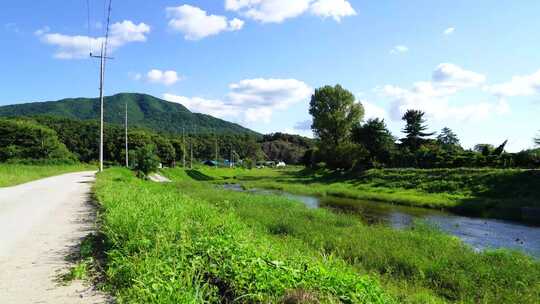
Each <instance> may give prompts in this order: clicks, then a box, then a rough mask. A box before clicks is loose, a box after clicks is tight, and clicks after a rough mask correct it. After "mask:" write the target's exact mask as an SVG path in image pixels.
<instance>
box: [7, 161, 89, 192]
mask: <svg viewBox="0 0 540 304" xmlns="http://www.w3.org/2000/svg"><path fill="white" fill-rule="evenodd" d="M95 169H96V168H95V167H93V166H91V165H86V164H76V165H21V164H0V187H10V186H15V185H19V184H23V183H26V182H30V181H33V180H38V179H41V178H45V177H50V176H55V175H59V174H63V173H69V172H77V171H85V170H95Z"/></svg>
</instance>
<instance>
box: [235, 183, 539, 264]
mask: <svg viewBox="0 0 540 304" xmlns="http://www.w3.org/2000/svg"><path fill="white" fill-rule="evenodd" d="M224 187H225V189H228V190H233V191H240V192H247V193H257V194H267V195H281V196H284V197H287V198H290V199H293V200H296V201H300V202H302V203H303V204H305V205H306V206H307V207H308V208H312V209H314V208H322V207H325V208H330V209H336V206H347V207H346V210H347V211H352V212H353V213H354V214H356V215H358V216H359V217H360V218H361V219H362V221H363V222H365V223H368V224H383V225H389V226H391V227H394V228H396V229H404V228H407V227H410V226H411V225H412V224H413V223H414V221H415V220H424V221H426V222H429V223H431V224H433V225H435V226H437V227H439V229H441V230H442V231H444V232H446V233H449V234H452V235H454V236H457V237H458V238H460V239H461V240H463V241H464V242H465V243H467V244H469V245H470V246H472V247H473V248H474V249H475V250H477V251H481V250H484V249H488V248H489V249H497V248H507V249H513V250H519V251H522V252H525V253H526V254H528V255H531V256H534V257H536V258H540V227H535V226H529V225H526V224H521V223H516V222H511V221H504V220H498V219H483V218H473V217H467V216H459V215H455V214H452V213H449V212H444V211H438V210H432V209H425V208H416V207H407V206H400V205H394V204H388V203H381V202H372V201H364V200H354V199H347V198H338V197H333V196H325V197H317V196H310V195H298V194H292V193H287V192H283V191H277V190H263V189H250V190H244V189H243V188H242V186H241V185H238V184H227V185H224ZM353 206H354V207H353Z"/></svg>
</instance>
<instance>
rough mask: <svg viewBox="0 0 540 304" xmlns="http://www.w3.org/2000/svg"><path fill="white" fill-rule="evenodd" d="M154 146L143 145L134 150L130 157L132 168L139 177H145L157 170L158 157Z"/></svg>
mask: <svg viewBox="0 0 540 304" xmlns="http://www.w3.org/2000/svg"><path fill="white" fill-rule="evenodd" d="M155 150H156V148H155V147H154V146H150V145H149V146H144V147H141V148H138V149H137V150H135V151H134V153H133V156H134V157H132V158H131V159H132V160H133V161H132V162H133V170H135V171H136V172H137V175H138V176H140V177H146V176H147V175H148V174H150V173H152V172H155V171H157V169H158V167H159V158H158V157H157V155H156V152H155Z"/></svg>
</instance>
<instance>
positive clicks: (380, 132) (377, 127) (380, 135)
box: [352, 118, 395, 164]
mask: <svg viewBox="0 0 540 304" xmlns="http://www.w3.org/2000/svg"><path fill="white" fill-rule="evenodd" d="M352 139H353V141H354V142H355V143H357V144H360V145H362V146H364V147H365V148H366V149H367V150H368V151H369V154H370V156H371V158H372V163H373V162H378V163H381V164H382V163H384V164H388V163H389V162H390V160H391V157H392V153H393V151H394V148H395V138H394V136H392V133H391V132H390V131H389V130H388V129H387V127H386V123H385V122H384V119H378V118H375V119H369V120H368V121H366V123H365V124H363V125H357V126H356V127H354V129H353V131H352Z"/></svg>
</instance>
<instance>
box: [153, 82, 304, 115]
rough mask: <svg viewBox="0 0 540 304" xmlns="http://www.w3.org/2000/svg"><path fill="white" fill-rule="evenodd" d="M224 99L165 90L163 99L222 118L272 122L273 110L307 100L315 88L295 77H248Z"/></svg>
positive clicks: (236, 84) (231, 87) (232, 88)
mask: <svg viewBox="0 0 540 304" xmlns="http://www.w3.org/2000/svg"><path fill="white" fill-rule="evenodd" d="M229 87H230V90H231V91H230V92H229V93H228V94H227V95H226V97H225V98H224V99H223V100H219V99H213V100H211V99H205V98H199V97H194V98H190V97H185V96H177V95H173V94H165V95H164V99H166V100H169V101H172V102H178V103H181V104H183V105H184V106H186V107H187V108H188V109H190V110H191V111H194V112H200V113H205V114H210V115H212V116H216V117H220V118H230V117H232V118H235V119H236V120H238V121H242V122H245V123H251V122H263V123H268V122H270V120H271V118H272V115H273V112H274V111H276V110H286V109H288V108H289V107H290V106H292V105H294V104H296V103H299V102H302V101H307V100H308V99H309V97H310V95H311V93H312V92H313V90H312V89H311V88H310V87H309V86H308V85H307V84H305V83H304V82H302V81H299V80H295V79H263V78H257V79H246V80H242V81H240V82H238V83H233V84H231V85H230V86H229Z"/></svg>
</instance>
